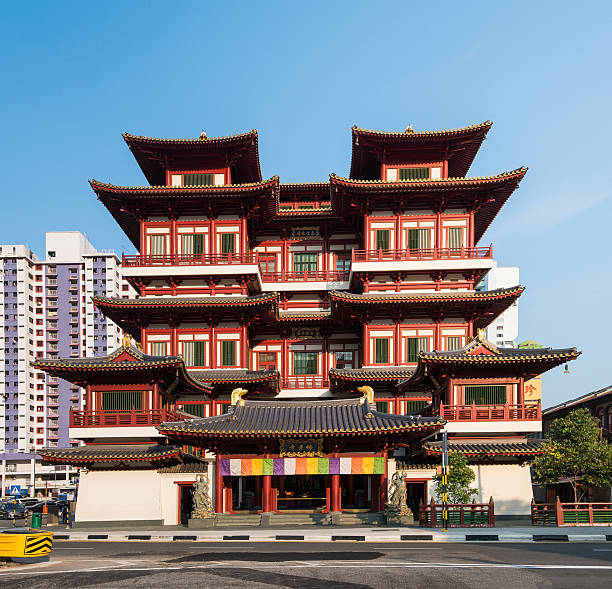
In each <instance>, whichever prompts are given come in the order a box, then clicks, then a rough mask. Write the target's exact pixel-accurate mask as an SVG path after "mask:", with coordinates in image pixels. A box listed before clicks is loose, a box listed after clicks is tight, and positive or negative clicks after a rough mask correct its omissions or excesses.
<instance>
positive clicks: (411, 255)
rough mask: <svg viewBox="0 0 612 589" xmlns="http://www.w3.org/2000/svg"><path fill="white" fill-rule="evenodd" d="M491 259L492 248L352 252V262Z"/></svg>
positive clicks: (435, 248) (437, 248) (436, 248)
mask: <svg viewBox="0 0 612 589" xmlns="http://www.w3.org/2000/svg"><path fill="white" fill-rule="evenodd" d="M492 257H493V246H492V245H490V246H487V247H457V248H448V247H447V248H441V247H434V248H425V249H399V250H395V249H378V250H353V262H379V261H380V262H413V261H416V262H418V261H419V260H473V259H490V258H492Z"/></svg>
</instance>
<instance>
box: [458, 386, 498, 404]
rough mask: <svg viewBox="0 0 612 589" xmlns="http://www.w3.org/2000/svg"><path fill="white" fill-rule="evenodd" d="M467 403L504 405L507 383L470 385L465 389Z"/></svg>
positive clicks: (464, 396) (464, 395) (464, 394)
mask: <svg viewBox="0 0 612 589" xmlns="http://www.w3.org/2000/svg"><path fill="white" fill-rule="evenodd" d="M463 398H464V402H465V404H466V405H471V404H472V403H474V404H476V405H503V404H504V403H506V399H507V394H506V385H505V384H502V385H470V386H466V387H464V389H463Z"/></svg>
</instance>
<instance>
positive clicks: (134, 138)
mask: <svg viewBox="0 0 612 589" xmlns="http://www.w3.org/2000/svg"><path fill="white" fill-rule="evenodd" d="M121 136H122V137H123V139H124V140H125V142H126V143H127V144H128V145H129V143H130V141H141V142H153V143H169V144H179V145H185V144H187V145H188V144H191V143H193V144H202V143H215V142H222V141H231V140H232V139H234V140H236V139H244V138H247V137H257V129H251V130H250V131H245V132H243V133H236V134H235V135H223V136H219V137H203V136H202V135H200V136H199V137H196V138H195V139H191V138H184V139H177V138H166V137H148V136H147V135H134V134H133V133H128V132H127V131H124V132H123V133H121Z"/></svg>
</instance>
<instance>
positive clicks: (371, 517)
mask: <svg viewBox="0 0 612 589" xmlns="http://www.w3.org/2000/svg"><path fill="white" fill-rule="evenodd" d="M338 523H339V525H341V526H384V525H386V520H385V514H384V513H382V512H378V513H341V514H339V517H338Z"/></svg>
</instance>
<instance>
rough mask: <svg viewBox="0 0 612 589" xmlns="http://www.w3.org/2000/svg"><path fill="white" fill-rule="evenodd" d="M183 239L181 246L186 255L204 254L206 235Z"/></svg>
mask: <svg viewBox="0 0 612 589" xmlns="http://www.w3.org/2000/svg"><path fill="white" fill-rule="evenodd" d="M181 239H182V243H181V246H182V251H183V253H184V254H195V255H199V254H203V253H204V235H202V234H201V233H195V234H192V235H183V236H182V238H181Z"/></svg>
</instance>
